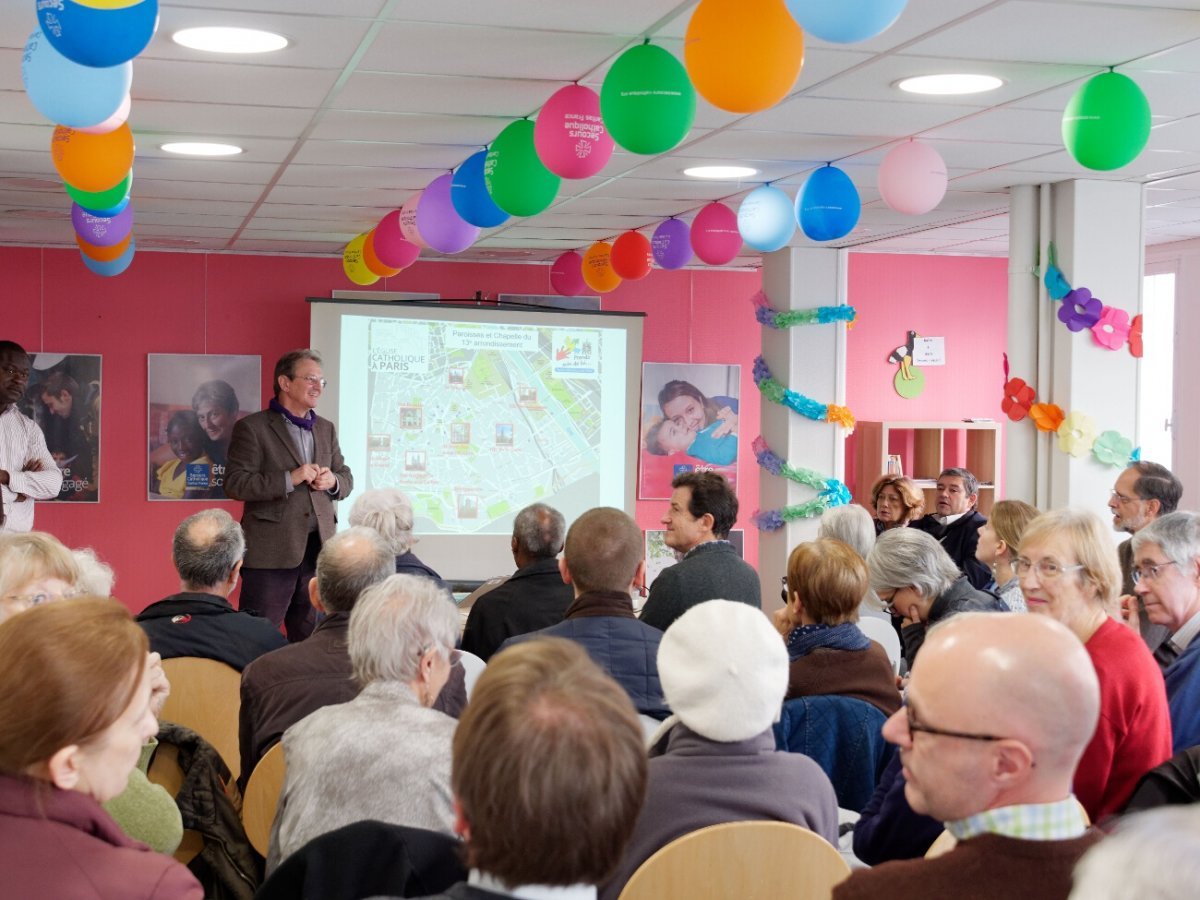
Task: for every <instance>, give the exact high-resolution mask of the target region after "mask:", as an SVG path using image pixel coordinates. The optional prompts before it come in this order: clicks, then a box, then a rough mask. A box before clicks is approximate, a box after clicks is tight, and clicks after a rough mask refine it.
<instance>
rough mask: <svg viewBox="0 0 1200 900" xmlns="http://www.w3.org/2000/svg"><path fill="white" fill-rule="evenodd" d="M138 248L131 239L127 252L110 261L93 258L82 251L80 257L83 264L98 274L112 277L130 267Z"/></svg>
mask: <svg viewBox="0 0 1200 900" xmlns="http://www.w3.org/2000/svg"><path fill="white" fill-rule="evenodd" d="M136 249H137V248H136V247H135V246H134V241H133V240H130V241H129V246H128V247H126V248H125V252H124V253H122V254H121V255H120V256H118V257H117V258H116V259H113V260H109V261H108V262H100V261H98V260H95V259H92V258H91V257H90V256H88V255H87V254H86V253H80V254H79V258H80V259H82V260H83V264H84V265H85V266H87V267H88V269H89V270H90V271H92V272H94V273H95V274H96V275H102V276H104V277H105V278H112V277H113V276H114V275H120V274H121V273H122V272H124V271H125V270H126V269H128V268H129V264H130V263H131V262H133V254H134V251H135V250H136Z"/></svg>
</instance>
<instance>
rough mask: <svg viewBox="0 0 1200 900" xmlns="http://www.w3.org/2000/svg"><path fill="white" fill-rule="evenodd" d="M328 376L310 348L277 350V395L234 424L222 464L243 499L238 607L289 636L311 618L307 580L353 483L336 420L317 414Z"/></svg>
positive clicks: (230, 488)
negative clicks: (279, 353)
mask: <svg viewBox="0 0 1200 900" xmlns="http://www.w3.org/2000/svg"><path fill="white" fill-rule="evenodd" d="M325 384H326V382H325V378H324V377H323V375H322V372H321V357H320V355H319V354H318V353H317V352H316V351H315V350H307V349H302V350H292V351H291V352H289V353H285V354H284V355H283V356H282V357H280V359H279V362H277V363H275V398H274V399H273V400H272V401H271V403H270V407H269V408H268V409H265V410H263V411H262V412H257V413H254V414H253V415H250V416H247V417H246V418H244V419H242V420H241V421H239V422H238V423H237V424H236V425H235V426H234V427H233V440H232V442H231V443H230V445H229V461H228V464H227V466H226V471H225V492H226V494H228V495H229V497H230V498H232V499H234V500H242V501H245V504H246V506H245V509H244V511H243V513H242V530H243V531H244V532H245V534H246V561H245V563H244V565H243V567H242V598H241V608H242V609H248V610H254V611H256V612H258V613H259V614H261V615H263V616H265V617H266V618H268V619H270V620H271V621H272V622H273V623H274V624H275V625H276V627H278V626H279V625H281V624H284V623H286V626H287V637H288V640H289V641H293V642H295V641H300V640H303V639H304V638H306V637H308V636H309V634H311V633H312V630H313V627H314V625H315V624H316V614H315V612H314V610H313V608H312V604H311V603H310V602H309V599H308V582H309V581H310V580H311V579H312V577H313V574H314V572H315V571H316V565H317V554H318V553H319V552H320V550H321V544H322V543H323V542H324V541H326V540H328V539H329V538H330V537H332V536H333V533H334V530H335V528H336V526H337V510H336V507H335V506H334V501H335V500H343V499H345V498H346V497H347V496H348V495H349V494H350V491H351V490H353V488H354V476H353V475H352V474H351V473H350V469H349V468H348V467H347V466H346V462H345V460H344V459H342V451H341V448H340V447H339V446H338V440H337V431H336V430H335V429H334V427H333V423H332V422H330V421H329V420H328V419H322V418H321V417H320V416H318V415H317V414H316V406H317V401H318V400H320V398H321V392H322V391H323V390H324V388H325Z"/></svg>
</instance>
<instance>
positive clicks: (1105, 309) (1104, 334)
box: [1042, 241, 1142, 359]
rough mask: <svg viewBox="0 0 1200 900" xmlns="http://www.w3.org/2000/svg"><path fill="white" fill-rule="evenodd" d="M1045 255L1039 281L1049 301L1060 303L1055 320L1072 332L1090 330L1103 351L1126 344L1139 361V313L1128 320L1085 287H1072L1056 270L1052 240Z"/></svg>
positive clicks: (1140, 342) (1122, 311)
mask: <svg viewBox="0 0 1200 900" xmlns="http://www.w3.org/2000/svg"><path fill="white" fill-rule="evenodd" d="M1046 256H1047V260H1048V262H1047V265H1046V272H1045V274H1044V275H1043V276H1042V282H1043V284H1045V285H1046V292H1047V293H1048V294H1049V295H1050V299H1051V300H1061V301H1062V306H1060V307H1059V308H1058V321H1060V322H1062V323H1063V324H1064V325H1066V326H1067V328H1069V329H1071V331H1084V330H1087V331H1090V332H1091V333H1092V341H1093V342H1095V344H1096V346H1097V347H1103V348H1105V349H1106V350H1120V349H1121V348H1122V347H1124V346H1125V345H1127V344H1128V345H1129V353H1130V355H1131V356H1133V357H1135V358H1137V359H1141V356H1142V316H1141V314H1140V313H1139V314H1138V315H1136V316H1133V317H1132V319H1131V318H1130V316H1129V313H1128V312H1126V311H1125V310H1123V309H1118V308H1117V307H1115V306H1107V305H1105V303H1104V301H1102V300H1101V299H1100V298H1099V297H1094V296H1092V292H1091V291H1090V290H1089V289H1088V288H1085V287H1077V288H1073V287H1071V283H1070V282H1069V281H1067V277H1066V276H1065V275H1064V274H1063V272H1062V269H1060V268H1059V267H1058V260H1057V254H1056V251H1055V249H1054V242H1053V241H1051V242H1050V245H1049V247H1048V249H1047V252H1046Z"/></svg>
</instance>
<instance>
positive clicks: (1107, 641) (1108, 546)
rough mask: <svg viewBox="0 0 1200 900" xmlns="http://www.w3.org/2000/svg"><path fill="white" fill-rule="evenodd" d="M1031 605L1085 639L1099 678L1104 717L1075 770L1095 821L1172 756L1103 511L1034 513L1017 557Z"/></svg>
mask: <svg viewBox="0 0 1200 900" xmlns="http://www.w3.org/2000/svg"><path fill="white" fill-rule="evenodd" d="M1013 569H1014V570H1016V572H1017V575H1018V577H1019V578H1020V579H1021V591H1022V593H1024V595H1025V602H1026V604H1027V605H1028V607H1029V611H1030V612H1031V613H1034V614H1035V615H1039V614H1040V615H1048V616H1053V617H1054V618H1055V619H1057V620H1058V621H1060V622H1062V623H1063V624H1064V625H1066V626H1067V627H1068V628H1070V629H1071V631H1073V632H1074V633H1075V636H1076V637H1078V638H1079V640H1081V641H1082V642H1083V645H1084V647H1085V648H1086V649H1087V652H1088V655H1089V656H1091V658H1092V665H1094V666H1095V667H1096V675H1097V676H1098V677H1099V679H1100V722H1099V724H1098V725H1097V726H1096V733H1095V735H1094V736H1093V737H1092V742H1091V743H1090V744H1089V745H1088V748H1087V749H1086V750H1085V751H1084V753H1083V759H1081V760H1080V761H1079V768H1078V769H1076V771H1075V795H1076V797H1078V799H1079V802H1080V803H1082V804H1083V807H1084V809H1086V810H1087V812H1088V815H1089V816H1091V817H1092V821H1093V822H1097V821H1099V820H1100V819H1101V818H1103V817H1104V816H1107V815H1109V814H1111V813H1114V812H1116V811H1117V810H1118V809H1120V808H1121V807H1122V806H1124V805H1125V801H1126V800H1128V799H1129V795H1130V794H1131V793H1132V792H1133V789H1134V787H1136V786H1137V783H1138V781H1139V780H1140V779H1141V777H1142V776H1143V775H1145V774H1146V773H1147V772H1148V771H1150V770H1151V769H1153V768H1154V767H1155V766H1157V765H1159V764H1160V763H1162V762H1165V761H1166V760H1167V759H1169V758H1170V756H1171V719H1170V715H1169V713H1168V711H1167V692H1166V688H1165V687H1164V685H1163V678H1162V673H1161V672H1160V671H1159V668H1158V665H1157V664H1156V663H1155V662H1154V657H1152V656H1151V655H1150V651H1149V650H1148V649H1146V645H1145V644H1144V643H1143V642H1142V639H1141V638H1140V637H1139V636H1138V635H1137V634H1135V633H1134V632H1133V631H1131V630H1130V629H1128V628H1125V627H1124V626H1123V625H1121V624H1120V623H1119V622H1118V621H1116V620H1115V619H1113V618H1112V614H1113V613H1115V612H1116V602H1117V596H1118V595H1119V593H1120V587H1121V570H1120V567H1119V566H1118V564H1117V552H1116V549H1115V548H1114V547H1113V543H1112V540H1111V538H1110V537H1109V534H1108V532H1107V531H1106V530H1105V528H1104V525H1103V523H1102V522H1101V521H1100V519H1099V517H1097V516H1096V515H1095V514H1093V513H1090V512H1083V511H1080V510H1070V509H1065V510H1057V511H1055V512H1049V513H1044V514H1043V515H1040V516H1038V517H1037V518H1036V519H1034V520H1033V521H1032V522H1031V523H1030V524H1029V526H1028V528H1026V529H1025V532H1024V534H1023V535H1022V536H1021V547H1020V555H1019V556H1018V557H1017V559H1016V560H1015V561H1014V563H1013Z"/></svg>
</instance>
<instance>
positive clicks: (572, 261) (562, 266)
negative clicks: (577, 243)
mask: <svg viewBox="0 0 1200 900" xmlns="http://www.w3.org/2000/svg"><path fill="white" fill-rule="evenodd" d="M550 286H551V287H552V288H554V290H556V291H557V292H558V293H560V294H562V295H563V296H564V297H578V296H579V295H580V294H582V293H583V292H584V291H585V290H587V283H586V282H585V281H584V280H583V257H582V256H580V255H579V254H578V253H576V252H575V251H574V250H568V251H567V252H566V253H564V254H563V255H562V256H560V257H559V258H558V259H556V260H555V261H554V265H553V266H551V267H550Z"/></svg>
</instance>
